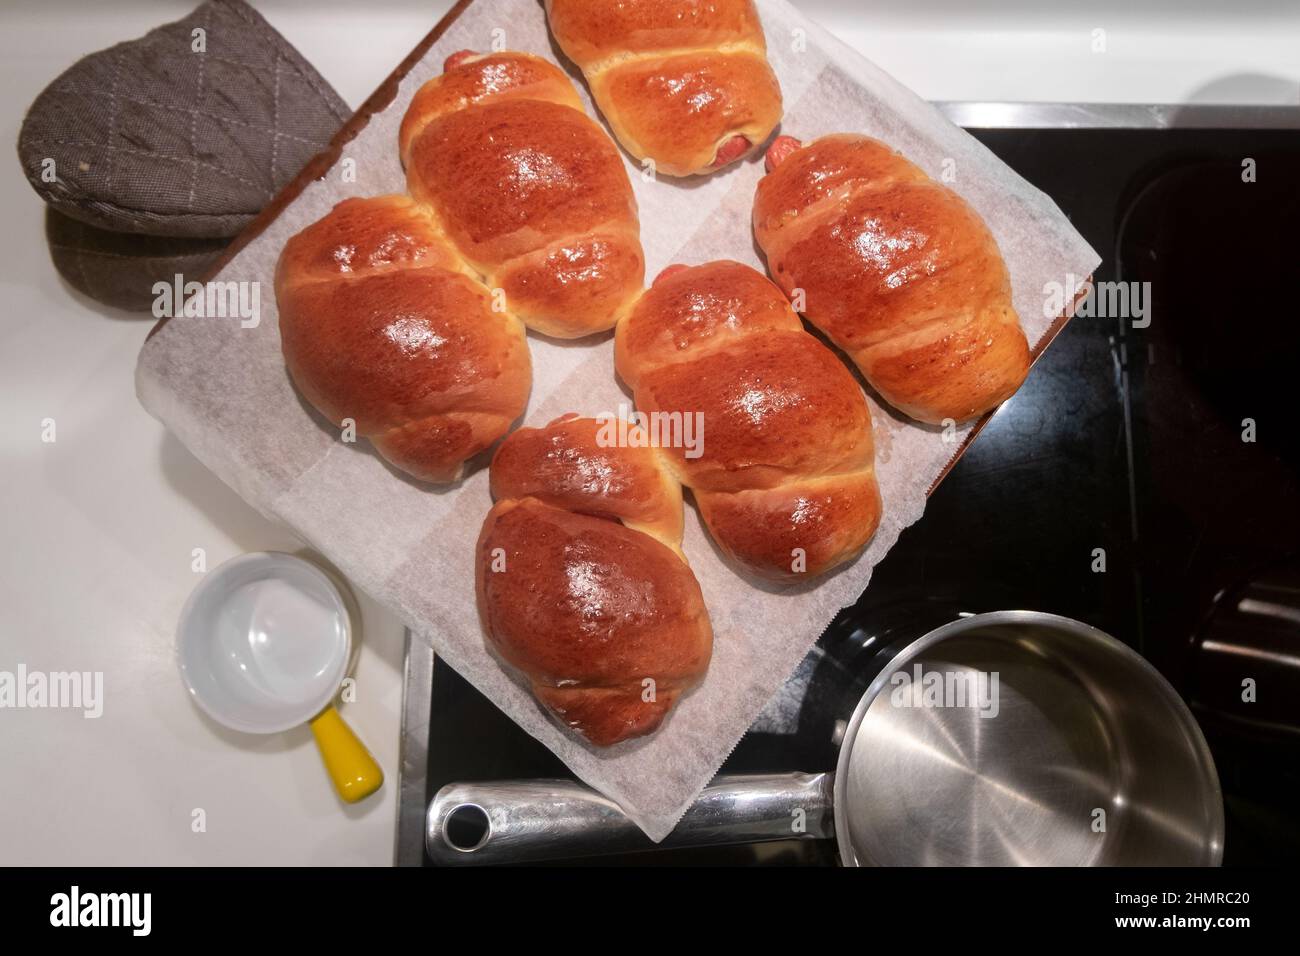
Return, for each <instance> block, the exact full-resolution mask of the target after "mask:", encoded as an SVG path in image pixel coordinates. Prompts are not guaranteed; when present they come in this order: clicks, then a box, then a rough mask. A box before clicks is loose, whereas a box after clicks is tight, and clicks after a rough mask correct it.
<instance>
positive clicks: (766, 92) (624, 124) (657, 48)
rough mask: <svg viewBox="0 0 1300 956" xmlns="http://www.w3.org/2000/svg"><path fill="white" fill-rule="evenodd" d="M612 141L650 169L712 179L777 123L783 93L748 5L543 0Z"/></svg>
mask: <svg viewBox="0 0 1300 956" xmlns="http://www.w3.org/2000/svg"><path fill="white" fill-rule="evenodd" d="M546 9H547V14H548V16H549V19H550V24H551V32H552V33H553V34H554V36H555V39H556V42H558V43H559V45H560V48H561V49H563V50H564V52H565V54H566V55H567V56H568V57H569V58H570V59H572V60H573V61H574V62H575V63H577V64H578V66H579V67H580V68H581V69H582V72H583V74H584V75H585V76H586V78H587V82H588V84H589V85H590V87H591V93H592V96H593V98H594V99H595V100H596V104H597V105H598V106H599V107H600V111H601V113H602V114H604V116H605V119H606V121H607V122H608V123H609V125H610V128H611V129H613V131H614V135H615V136H617V137H618V140H619V142H621V143H622V144H623V146H624V148H626V149H627V151H628V152H629V153H631V154H632V155H633V156H634V157H636V159H637V160H638V161H643V160H645V159H647V158H649V159H653V160H654V163H655V169H656V170H657V171H658V172H662V173H665V174H667V175H670V176H690V175H694V174H700V173H708V172H712V171H713V170H714V169H717V168H718V167H720V166H723V165H726V164H727V163H730V162H734V161H735V160H738V159H740V158H741V157H742V156H744V155H745V154H746V153H748V152H750V151H751V150H752V149H753V148H754V147H756V146H759V145H761V144H762V143H763V142H764V141H766V139H767V138H768V136H770V135H771V133H772V130H773V129H775V128H776V124H777V123H779V122H780V121H781V110H782V105H781V88H780V85H779V84H778V82H777V79H776V74H774V73H773V72H772V68H771V66H770V65H769V64H768V62H767V44H766V41H765V39H764V37H763V29H762V25H761V24H760V22H759V19H758V12H757V11H756V10H755V8H754V4H753V3H752V0H547V4H546Z"/></svg>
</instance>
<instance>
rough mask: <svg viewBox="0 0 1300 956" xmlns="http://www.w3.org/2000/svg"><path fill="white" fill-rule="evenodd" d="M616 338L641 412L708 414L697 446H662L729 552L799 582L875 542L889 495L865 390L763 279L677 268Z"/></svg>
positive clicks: (765, 572)
mask: <svg viewBox="0 0 1300 956" xmlns="http://www.w3.org/2000/svg"><path fill="white" fill-rule="evenodd" d="M614 342H615V350H614V354H615V363H616V366H617V369H618V373H619V375H620V376H621V377H622V378H623V380H624V381H625V382H627V384H628V385H629V386H630V387H631V388H632V389H633V391H634V393H635V397H636V404H637V409H638V410H639V411H640V412H642V413H655V412H666V413H673V412H680V413H684V414H695V413H699V414H700V415H701V416H702V419H703V426H704V430H703V441H702V443H701V444H702V448H701V449H700V451H701V452H702V454H699V455H698V457H691V455H689V454H688V450H687V449H685V448H673V449H671V450H669V449H664V451H665V453H666V454H668V455H670V456H671V460H672V462H673V466H674V468H675V470H676V472H677V474H678V476H679V477H680V478H681V481H682V482H683V483H684V484H686V485H689V486H690V487H691V488H692V490H693V491H694V493H695V500H696V503H697V504H698V505H699V507H700V513H701V515H702V516H703V517H704V520H705V523H706V524H707V525H708V527H709V531H710V532H711V533H712V535H713V538H714V540H715V541H717V543H718V545H719V546H720V547H721V548H722V550H723V551H725V552H726V553H727V554H728V555H730V556H731V557H732V558H733V559H735V560H736V561H738V562H740V563H741V564H743V565H744V566H745V567H747V568H749V569H750V570H751V571H753V572H754V573H756V574H759V575H761V576H763V577H768V578H778V579H779V578H799V577H803V576H806V575H815V574H820V573H822V572H823V571H826V570H828V569H829V568H832V567H834V566H835V565H837V564H839V563H841V562H843V561H846V560H848V559H849V558H851V557H853V556H854V555H855V554H857V553H858V551H860V550H861V549H862V547H863V545H864V544H866V542H867V541H869V540H870V539H871V536H872V535H873V534H874V533H875V531H876V526H877V525H878V524H879V522H880V491H879V489H878V487H877V485H876V476H875V453H874V450H873V445H872V434H871V412H870V410H869V409H868V407H867V402H866V398H865V397H864V396H863V394H862V389H861V387H859V385H858V383H857V381H856V380H855V379H854V377H853V375H852V374H851V373H850V372H849V370H848V369H847V368H846V367H845V366H844V363H843V362H841V361H840V360H839V358H838V357H837V356H836V355H835V354H834V353H832V352H831V351H830V349H828V348H826V347H825V346H824V345H822V344H821V343H820V342H818V341H817V339H815V338H814V337H813V336H811V335H809V334H808V333H807V332H806V331H804V327H803V323H801V322H800V321H799V317H798V316H797V315H795V313H794V311H793V310H792V309H791V308H790V303H789V302H788V301H786V298H785V296H784V295H782V294H781V290H780V289H778V288H776V286H774V285H773V284H772V283H771V282H769V281H768V280H767V279H766V278H765V277H764V276H762V275H760V274H759V273H757V272H755V271H754V270H753V269H751V268H749V267H748V266H744V265H741V264H740V263H738V262H711V263H708V264H706V265H702V266H696V267H694V268H686V267H684V266H670V267H669V268H668V269H666V270H665V271H664V273H663V274H661V275H660V277H659V278H658V279H657V280H656V281H655V283H654V285H653V286H651V287H650V289H648V290H647V291H646V293H645V294H644V295H643V296H642V297H641V299H640V300H639V301H638V302H637V304H636V305H635V306H634V307H633V308H632V310H631V311H630V312H629V313H628V314H627V315H626V316H625V317H624V318H623V319H622V320H621V321H620V322H619V325H618V330H617V332H616V333H615V339H614Z"/></svg>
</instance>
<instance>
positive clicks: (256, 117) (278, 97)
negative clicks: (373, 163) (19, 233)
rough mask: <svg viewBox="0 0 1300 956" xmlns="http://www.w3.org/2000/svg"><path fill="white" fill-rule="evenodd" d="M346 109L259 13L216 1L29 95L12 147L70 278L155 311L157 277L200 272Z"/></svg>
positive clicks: (108, 298)
mask: <svg viewBox="0 0 1300 956" xmlns="http://www.w3.org/2000/svg"><path fill="white" fill-rule="evenodd" d="M349 115H350V111H349V109H348V107H347V105H346V104H345V103H344V102H343V100H342V99H340V98H339V96H338V94H337V93H335V92H334V90H333V89H331V88H330V86H329V84H328V83H326V82H325V81H324V80H323V79H322V78H321V76H320V74H318V73H317V72H316V70H315V69H313V68H312V66H311V64H310V63H308V62H307V61H306V60H305V59H303V58H302V56H301V55H300V54H299V53H298V51H297V50H295V49H294V48H293V47H292V46H290V45H289V44H288V42H286V41H285V39H284V38H283V37H282V36H280V34H278V33H277V32H276V31H275V30H274V29H272V27H271V25H270V24H268V23H267V22H266V21H265V20H263V19H262V17H261V16H260V15H259V14H258V13H257V12H256V11H255V10H253V9H252V8H251V7H249V6H248V5H247V4H245V3H243V2H241V0H208V2H207V3H204V4H203V5H202V6H200V7H199V8H198V9H197V10H195V11H194V12H193V13H192V14H190V15H189V16H188V17H186V18H185V19H183V20H178V21H177V22H175V23H169V24H167V25H165V26H161V27H158V28H157V29H155V30H152V31H150V32H149V33H148V34H146V35H145V36H143V37H141V38H140V39H138V40H132V41H130V42H127V43H119V44H118V45H117V46H114V47H110V48H109V49H107V50H102V51H100V52H99V53H92V54H90V55H89V56H87V57H84V58H83V59H81V60H79V61H78V62H77V63H75V64H74V65H73V66H72V67H71V68H70V69H68V70H67V71H66V72H65V73H63V74H62V75H61V76H60V77H59V78H58V79H56V80H55V81H54V82H53V83H51V84H50V85H49V86H48V87H46V89H45V90H44V91H43V92H42V93H41V95H40V96H38V97H37V98H36V102H35V103H33V104H32V107H31V109H30V110H29V111H28V113H27V117H26V119H25V120H24V121H23V126H22V130H21V132H20V133H19V136H18V157H19V160H20V161H21V162H22V165H23V172H24V173H25V174H26V176H27V179H28V181H29V182H30V183H31V184H32V188H34V189H35V190H36V192H37V193H38V194H39V195H40V196H41V198H42V199H44V200H45V201H46V203H48V204H49V211H48V213H47V220H46V235H47V238H48V240H49V243H50V251H51V255H52V257H53V259H54V263H55V266H56V267H57V268H58V270H59V272H60V273H61V274H62V275H63V276H64V278H65V279H67V281H68V282H69V283H70V284H71V285H72V286H74V287H75V288H77V289H78V290H80V291H81V292H84V293H85V294H87V295H89V296H91V297H92V298H95V299H98V300H100V301H102V302H106V303H108V304H110V305H115V306H119V307H123V308H138V309H148V308H149V307H150V305H151V303H152V301H153V294H152V286H153V284H154V282H156V281H160V280H162V281H168V282H170V281H172V279H173V277H174V276H175V274H176V273H181V274H183V275H184V276H185V277H186V279H187V280H189V279H197V278H199V277H200V276H201V274H202V273H203V272H204V271H205V270H206V269H207V268H208V267H209V266H211V265H212V263H213V262H215V260H216V259H217V257H218V256H219V255H220V253H221V250H222V249H223V248H224V247H225V245H226V243H227V242H228V241H229V240H230V238H231V237H233V236H234V235H236V234H237V233H238V232H239V231H240V230H241V229H243V228H244V226H246V225H248V223H249V222H250V221H251V220H252V218H253V217H254V216H255V215H256V214H257V212H258V210H260V209H261V208H262V207H263V206H264V205H265V204H266V203H267V202H268V201H269V200H270V199H271V197H272V196H274V195H275V193H276V192H277V191H278V190H279V189H280V188H281V187H282V186H284V185H285V184H286V183H288V182H289V181H290V180H291V179H292V178H293V177H294V175H295V174H297V172H298V171H299V170H300V169H301V168H302V166H303V165H304V164H305V163H306V162H307V161H308V160H309V159H311V157H312V156H314V155H315V154H316V153H318V152H320V151H321V150H322V149H324V148H325V146H326V145H327V144H328V142H329V140H330V137H332V136H333V135H334V133H335V131H337V130H338V128H339V126H340V125H342V123H343V122H344V121H345V120H346V119H347V118H348V116H349Z"/></svg>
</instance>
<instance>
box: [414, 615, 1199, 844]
mask: <svg viewBox="0 0 1300 956" xmlns="http://www.w3.org/2000/svg"><path fill="white" fill-rule="evenodd" d="M831 837H834V838H835V839H836V840H837V841H838V845H839V852H840V858H841V860H842V861H843V862H844V863H845V864H848V865H954V866H962V865H993V866H1002V865H1058V866H1059V865H1067V866H1071V865H1164V866H1189V865H1211V866H1212V865H1217V864H1218V863H1219V862H1220V860H1221V859H1222V854H1223V801H1222V796H1221V794H1220V791H1219V783H1218V778H1217V776H1216V774H1215V771H1214V763H1213V760H1212V758H1211V756H1210V752H1209V749H1208V747H1207V746H1206V744H1205V740H1204V738H1203V737H1202V735H1201V732H1200V730H1199V729H1198V727H1197V726H1196V722H1195V720H1194V719H1193V718H1192V715H1191V714H1190V712H1189V711H1188V709H1187V708H1186V706H1184V704H1183V702H1182V700H1181V699H1180V698H1179V697H1178V695H1177V693H1176V692H1175V691H1174V689H1173V688H1172V687H1170V686H1169V684H1168V683H1167V682H1166V681H1165V680H1164V678H1163V677H1161V676H1160V674H1159V673H1157V672H1156V670H1155V669H1154V668H1153V667H1151V665H1150V664H1148V663H1147V662H1146V661H1145V660H1143V659H1142V658H1141V657H1140V656H1138V655H1137V654H1135V653H1134V652H1133V651H1131V650H1129V649H1128V648H1127V647H1125V646H1124V645H1123V644H1121V643H1120V642H1118V641H1116V640H1115V639H1114V638H1112V637H1109V636H1108V635H1106V634H1103V633H1102V632H1101V631H1098V630H1096V629H1095V628H1092V627H1089V626H1088V625H1086V624H1081V623H1079V622H1078V621H1072V620H1070V619H1068V618H1063V617H1058V616H1056V615H1052V614H1041V613H1037V612H1033V611H1001V612H997V613H993V614H980V615H975V616H972V617H968V618H964V619H962V620H959V621H955V622H953V623H951V624H947V625H945V626H943V627H941V628H939V629H937V630H935V631H931V632H930V633H929V634H927V635H925V636H924V637H921V638H919V639H917V640H915V641H913V642H912V643H910V644H908V645H906V646H905V647H903V648H902V649H901V650H900V651H899V652H898V653H897V654H896V655H895V656H894V657H893V658H892V660H891V661H890V663H889V664H888V665H887V666H886V667H885V668H884V669H883V670H882V671H881V672H880V673H879V674H878V675H877V676H876V678H875V679H874V680H873V681H872V683H871V684H870V686H869V687H868V688H867V691H866V693H865V694H863V696H862V699H861V701H860V702H859V703H858V705H857V708H856V709H855V711H854V713H853V716H852V718H851V719H850V720H849V723H848V726H847V729H846V731H845V734H844V738H843V742H842V744H841V748H840V755H839V762H838V766H837V767H836V769H835V772H834V774H790V775H771V776H759V777H750V776H743V777H719V778H718V779H717V780H716V781H715V782H714V783H713V784H712V785H711V786H709V787H708V788H707V789H706V790H705V791H704V792H703V793H702V794H701V796H700V798H699V799H698V800H697V801H696V802H695V804H694V805H693V806H692V807H691V808H690V809H689V810H688V811H687V813H686V815H685V816H684V817H683V819H682V821H681V823H680V824H679V825H678V827H677V828H676V830H674V831H673V833H672V834H670V835H669V837H668V838H667V839H666V840H665V841H664V842H663V843H662V844H661V845H662V846H688V845H689V846H698V845H705V844H719V843H741V842H754V841H760V840H777V839H791V838H801V839H819V838H831ZM425 843H426V846H427V847H428V850H429V854H430V856H431V857H432V858H433V859H434V860H435V861H436V862H438V863H442V864H473V863H500V862H525V861H531V860H539V859H547V858H552V859H553V858H561V857H575V856H583V855H593V854H602V853H612V852H619V851H622V850H627V849H644V848H645V847H646V840H645V837H644V836H643V835H642V834H641V833H640V831H639V830H638V828H637V827H636V826H635V825H634V824H633V823H632V822H631V821H630V820H628V819H627V817H626V816H624V814H623V813H622V811H621V810H619V808H618V807H617V806H616V805H615V804H614V803H613V802H612V801H609V800H607V799H605V798H604V797H602V796H600V795H599V794H597V793H595V792H594V791H592V790H590V789H587V788H585V787H582V786H580V785H578V784H575V783H571V782H568V781H527V782H517V783H488V784H453V785H451V786H449V787H444V788H443V789H442V790H441V791H440V792H439V793H438V794H437V796H436V797H435V798H434V800H433V801H432V802H431V804H430V806H429V811H428V815H427V819H426V839H425Z"/></svg>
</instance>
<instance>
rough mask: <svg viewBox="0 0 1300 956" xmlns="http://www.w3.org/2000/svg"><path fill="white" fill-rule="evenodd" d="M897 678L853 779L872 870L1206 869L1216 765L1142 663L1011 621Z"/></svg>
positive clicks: (879, 703)
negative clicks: (1136, 865)
mask: <svg viewBox="0 0 1300 956" xmlns="http://www.w3.org/2000/svg"><path fill="white" fill-rule="evenodd" d="M900 675H901V676H900ZM886 676H887V680H886V682H885V683H884V684H883V685H882V686H881V689H880V690H879V692H878V693H877V694H876V696H875V698H874V699H873V700H872V701H871V704H870V705H869V707H868V709H867V711H866V714H865V716H864V718H863V720H862V724H861V726H860V728H859V730H858V733H857V735H856V736H855V737H854V739H853V740H852V741H850V742H849V746H851V748H852V750H851V751H850V752H849V754H848V758H849V759H848V760H847V763H846V769H845V770H844V773H845V775H846V779H845V781H844V785H845V786H844V790H843V791H842V797H841V799H842V801H843V806H842V807H841V808H840V809H841V810H842V818H843V819H844V821H846V822H847V826H848V830H849V832H848V838H849V843H850V849H851V851H852V853H853V854H854V856H855V857H856V861H857V862H858V863H863V864H879V865H913V866H915V865H943V866H963V865H991V866H999V865H1001V866H1017V865H1042V866H1080V865H1098V864H1101V865H1113V864H1123V863H1130V862H1145V863H1167V864H1173V865H1179V864H1184V865H1185V864H1190V863H1201V862H1206V859H1205V857H1206V856H1207V853H1209V852H1210V851H1209V850H1208V849H1207V846H1206V841H1207V836H1206V835H1207V834H1208V833H1211V832H1212V831H1213V829H1214V820H1213V817H1214V810H1213V807H1212V806H1210V803H1211V801H1209V800H1208V799H1207V789H1208V790H1210V791H1212V792H1215V793H1217V785H1216V783H1215V782H1214V780H1213V769H1212V767H1211V768H1209V771H1208V779H1207V776H1206V768H1205V767H1204V765H1203V764H1201V763H1200V762H1199V761H1198V759H1197V755H1198V754H1199V751H1197V749H1196V747H1195V746H1192V745H1190V744H1189V741H1188V739H1187V737H1186V732H1185V728H1184V727H1183V724H1182V717H1181V715H1179V714H1178V713H1177V709H1176V706H1175V705H1173V704H1172V702H1171V701H1170V700H1169V699H1168V696H1167V694H1166V690H1167V688H1164V687H1162V686H1161V682H1160V681H1159V680H1158V679H1157V678H1156V676H1155V674H1154V672H1149V671H1147V670H1146V669H1145V667H1144V665H1143V666H1138V665H1137V662H1136V661H1130V660H1129V659H1127V658H1126V657H1122V656H1119V655H1117V654H1116V653H1115V650H1114V649H1113V648H1111V647H1105V646H1103V645H1100V644H1095V645H1094V643H1090V642H1089V641H1088V640H1087V639H1084V638H1082V637H1081V636H1080V635H1078V634H1062V633H1060V632H1056V631H1052V630H1050V629H1042V628H1040V627H1035V626H1027V625H1019V626H1016V625H1006V626H997V627H988V628H982V629H978V630H973V631H970V632H965V633H958V634H956V635H954V636H953V637H950V638H947V639H945V640H942V641H940V642H938V643H935V644H934V645H932V646H930V647H929V648H927V649H925V650H924V651H922V652H920V653H919V654H918V655H917V656H915V657H911V658H908V659H905V660H904V659H900V660H897V661H895V663H894V664H893V665H891V667H890V668H889V669H888V670H887V671H886ZM1192 733H1195V731H1194V729H1193V730H1192Z"/></svg>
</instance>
